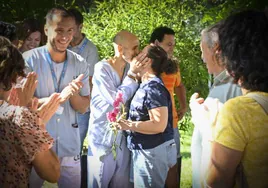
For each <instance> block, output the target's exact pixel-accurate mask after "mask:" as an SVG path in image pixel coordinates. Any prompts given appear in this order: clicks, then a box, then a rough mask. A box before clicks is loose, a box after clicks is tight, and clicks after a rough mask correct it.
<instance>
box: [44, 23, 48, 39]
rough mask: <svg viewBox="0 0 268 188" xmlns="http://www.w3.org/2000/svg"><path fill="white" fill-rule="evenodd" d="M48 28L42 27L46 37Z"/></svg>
mask: <svg viewBox="0 0 268 188" xmlns="http://www.w3.org/2000/svg"><path fill="white" fill-rule="evenodd" d="M47 30H48V28H47V24H46V25H45V27H44V32H45V34H46V36H47V33H48V31H47Z"/></svg>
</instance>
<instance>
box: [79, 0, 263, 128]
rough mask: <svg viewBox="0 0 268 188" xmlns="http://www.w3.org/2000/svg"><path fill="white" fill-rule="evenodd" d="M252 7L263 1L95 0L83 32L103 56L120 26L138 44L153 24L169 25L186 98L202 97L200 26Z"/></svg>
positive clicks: (204, 92)
mask: <svg viewBox="0 0 268 188" xmlns="http://www.w3.org/2000/svg"><path fill="white" fill-rule="evenodd" d="M258 6H259V7H258ZM252 7H253V8H254V7H255V8H256V7H257V8H260V7H263V5H262V6H260V2H259V3H254V2H252V1H249V0H237V1H231V0H227V1H225V0H218V1H215V0H214V1H213V0H212V1H204V0H203V1H202V0H199V1H197V0H187V1H186V0H180V1H179V0H165V1H162V0H104V1H96V2H95V3H94V6H92V7H91V8H90V10H89V13H87V14H84V17H85V22H84V32H85V33H86V35H87V36H88V37H89V38H90V39H91V40H92V41H93V42H94V43H95V44H96V45H97V47H98V50H99V53H100V57H101V58H105V57H109V56H112V55H113V48H112V39H113V37H114V36H115V34H116V33H117V32H118V31H120V30H123V29H126V30H129V31H130V32H132V33H134V34H136V35H137V36H138V37H139V39H140V44H141V48H142V47H144V46H145V45H146V44H148V41H149V37H150V34H151V33H152V31H153V30H154V28H156V27H158V26H168V27H171V28H173V29H174V30H175V32H176V47H175V51H174V53H175V56H176V57H177V58H178V59H179V62H180V71H181V74H182V80H183V82H184V84H185V86H186V88H187V96H188V99H189V97H190V96H191V95H192V94H193V93H194V92H199V93H200V94H201V96H202V97H206V96H207V94H208V80H209V75H208V73H207V69H206V67H205V65H204V63H203V62H202V60H201V58H200V56H201V53H200V49H199V43H200V32H201V30H202V29H203V28H205V27H206V26H208V25H211V24H214V23H216V22H217V21H219V20H221V19H224V18H225V17H226V16H227V15H228V14H230V13H232V12H235V11H238V10H241V9H245V8H252ZM189 121H190V118H189V116H187V117H186V118H185V119H184V120H183V121H181V125H182V126H181V129H187V127H188V126H189ZM187 125H188V126H187Z"/></svg>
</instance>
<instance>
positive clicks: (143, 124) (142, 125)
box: [118, 106, 168, 134]
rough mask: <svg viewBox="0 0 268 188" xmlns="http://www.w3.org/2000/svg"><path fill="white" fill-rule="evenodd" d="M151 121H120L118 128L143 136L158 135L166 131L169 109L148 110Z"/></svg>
mask: <svg viewBox="0 0 268 188" xmlns="http://www.w3.org/2000/svg"><path fill="white" fill-rule="evenodd" d="M148 113H149V117H150V120H148V121H128V120H120V122H119V124H118V128H119V129H121V130H132V131H135V132H139V133H142V134H158V133H162V132H164V131H165V129H166V127H167V124H168V108H167V107H166V106H163V107H158V108H153V109H151V110H148Z"/></svg>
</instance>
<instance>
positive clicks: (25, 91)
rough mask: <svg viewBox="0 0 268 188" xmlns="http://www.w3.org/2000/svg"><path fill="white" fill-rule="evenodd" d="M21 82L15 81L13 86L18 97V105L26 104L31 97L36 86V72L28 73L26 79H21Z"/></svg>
mask: <svg viewBox="0 0 268 188" xmlns="http://www.w3.org/2000/svg"><path fill="white" fill-rule="evenodd" d="M21 82H22V83H17V85H16V86H15V89H16V92H17V96H18V99H19V106H28V105H29V104H30V102H31V100H32V98H33V95H34V92H35V89H36V87H37V84H38V81H37V74H36V73H34V72H30V73H28V75H27V77H26V79H23V80H21Z"/></svg>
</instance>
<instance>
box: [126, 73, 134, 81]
mask: <svg viewBox="0 0 268 188" xmlns="http://www.w3.org/2000/svg"><path fill="white" fill-rule="evenodd" d="M127 76H128V77H129V78H131V79H132V80H134V81H135V82H136V77H134V76H133V75H131V74H127Z"/></svg>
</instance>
